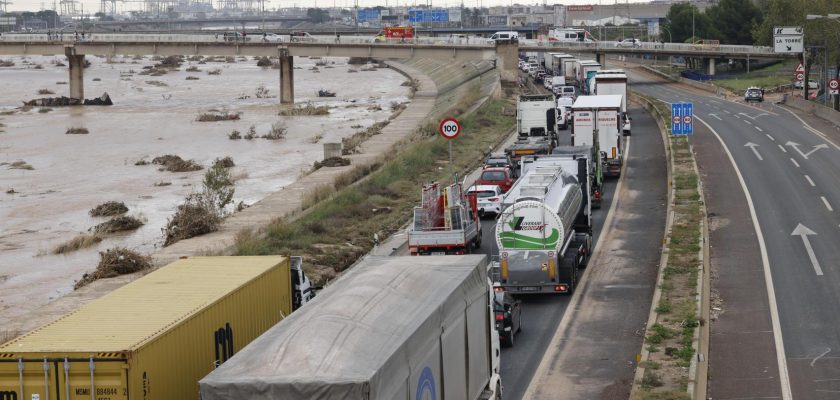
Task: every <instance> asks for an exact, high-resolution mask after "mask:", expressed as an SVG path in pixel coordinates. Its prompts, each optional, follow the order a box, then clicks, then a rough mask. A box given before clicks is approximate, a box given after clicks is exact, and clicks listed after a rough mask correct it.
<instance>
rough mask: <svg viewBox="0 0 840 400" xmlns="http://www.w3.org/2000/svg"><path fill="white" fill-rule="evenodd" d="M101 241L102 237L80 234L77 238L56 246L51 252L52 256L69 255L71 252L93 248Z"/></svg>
mask: <svg viewBox="0 0 840 400" xmlns="http://www.w3.org/2000/svg"><path fill="white" fill-rule="evenodd" d="M101 241H102V237H101V236H99V235H97V234H93V235H89V234H81V235H79V236H76V237H74V238H73V239H70V240H68V241H66V242H64V243H62V244H60V245H58V246H56V247H55V248H54V249H53V250H52V253H53V254H64V253H69V252H71V251H76V250H79V249H84V248H87V247H90V246H93V245H95V244H97V243H99V242H101Z"/></svg>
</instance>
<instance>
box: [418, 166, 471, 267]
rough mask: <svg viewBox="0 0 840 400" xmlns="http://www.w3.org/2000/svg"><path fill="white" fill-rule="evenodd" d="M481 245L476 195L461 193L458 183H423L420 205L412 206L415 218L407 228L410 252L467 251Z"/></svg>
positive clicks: (447, 252) (465, 252)
mask: <svg viewBox="0 0 840 400" xmlns="http://www.w3.org/2000/svg"><path fill="white" fill-rule="evenodd" d="M480 246H481V220H480V219H479V216H478V204H477V201H476V197H475V194H466V193H464V190H463V187H462V186H461V184H453V185H450V186H447V187H443V188H441V186H440V184H439V183H437V182H435V183H432V184H429V185H425V186H423V192H422V200H421V204H420V206H418V207H414V220H413V221H412V223H411V226H410V227H409V228H408V249H409V251H410V252H411V255H414V256H417V255H444V254H467V253H470V252H472V250H473V249H476V248H478V247H480Z"/></svg>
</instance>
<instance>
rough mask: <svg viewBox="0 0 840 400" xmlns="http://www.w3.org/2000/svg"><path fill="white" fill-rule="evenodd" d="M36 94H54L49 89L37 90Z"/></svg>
mask: <svg viewBox="0 0 840 400" xmlns="http://www.w3.org/2000/svg"><path fill="white" fill-rule="evenodd" d="M38 94H55V92H53V91H52V90H49V89H38Z"/></svg>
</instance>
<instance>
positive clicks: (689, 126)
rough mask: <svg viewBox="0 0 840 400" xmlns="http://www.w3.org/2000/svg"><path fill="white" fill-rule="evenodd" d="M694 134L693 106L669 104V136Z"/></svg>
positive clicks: (688, 104) (689, 104)
mask: <svg viewBox="0 0 840 400" xmlns="http://www.w3.org/2000/svg"><path fill="white" fill-rule="evenodd" d="M693 133H694V106H693V104H691V103H674V104H671V134H672V135H686V136H687V135H691V134H693Z"/></svg>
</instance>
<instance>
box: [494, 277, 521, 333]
mask: <svg viewBox="0 0 840 400" xmlns="http://www.w3.org/2000/svg"><path fill="white" fill-rule="evenodd" d="M493 297H494V298H493V315H494V318H495V321H496V330H497V331H498V332H499V340H500V341H501V342H502V343H504V344H505V345H506V346H508V347H513V342H514V340H513V337H514V336H515V335H516V334H517V333H519V332H522V301H521V300H517V299H515V298H513V296H512V295H511V294H510V293H508V292H505V291H500V290H496V291H495V292H494V293H493Z"/></svg>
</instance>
